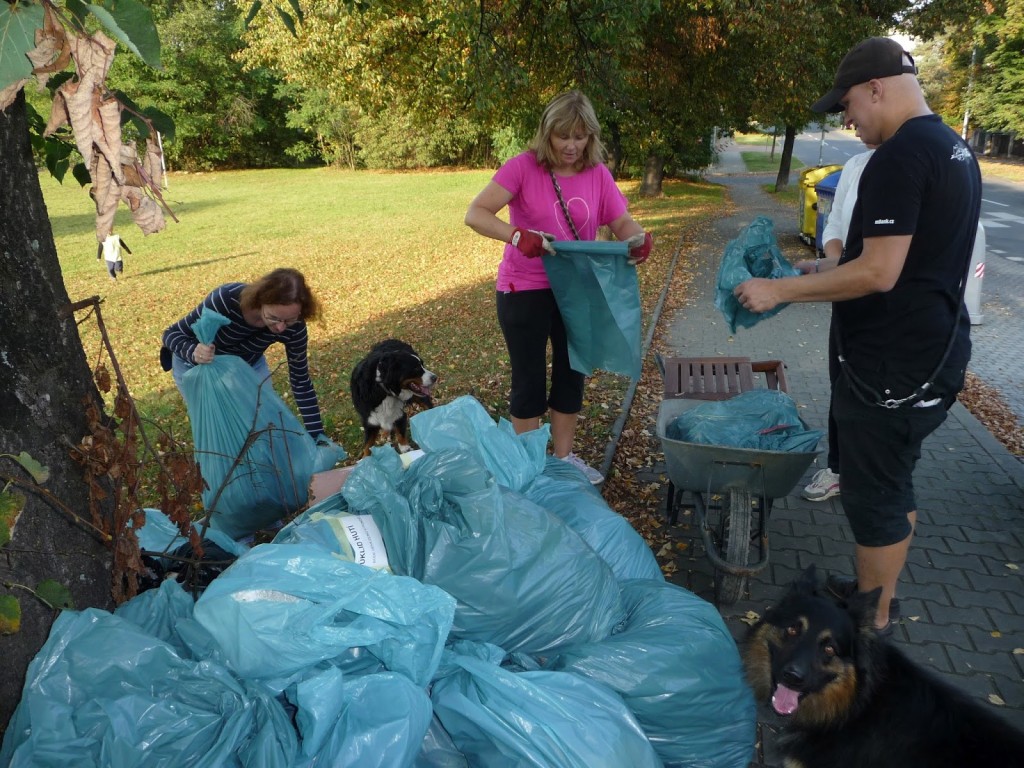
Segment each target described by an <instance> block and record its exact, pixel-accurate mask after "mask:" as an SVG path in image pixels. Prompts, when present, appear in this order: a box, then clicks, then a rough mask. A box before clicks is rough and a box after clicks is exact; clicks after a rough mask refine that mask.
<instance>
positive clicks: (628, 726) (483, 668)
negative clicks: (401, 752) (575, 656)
mask: <svg viewBox="0 0 1024 768" xmlns="http://www.w3.org/2000/svg"><path fill="white" fill-rule="evenodd" d="M467 645H468V644H463V643H460V644H459V645H458V646H457V647H458V649H459V650H460V651H466V650H467V648H466V646H467ZM499 650H500V649H499ZM499 658H500V654H496V655H495V656H494V657H492V658H483V657H481V656H479V655H469V654H467V653H465V652H461V653H460V652H455V651H446V652H445V657H444V661H443V664H442V668H441V670H440V671H439V675H441V677H440V679H438V680H435V681H434V684H433V685H432V686H431V692H430V698H431V701H433V704H434V713H435V714H436V715H437V717H438V719H439V720H440V721H441V723H442V724H443V725H444V727H445V730H446V731H447V732H448V733H449V734H450V735H451V738H452V740H453V741H454V742H455V744H456V746H458V748H459V749H460V750H461V751H462V752H463V754H465V755H466V757H467V758H468V760H469V764H470V765H479V766H487V768H523V766H535V768H550V767H551V766H558V768H594V766H604V767H605V768H660V766H661V764H662V763H661V760H659V759H658V756H657V754H655V751H654V748H653V747H652V746H651V743H650V742H649V741H648V740H647V737H646V735H645V734H644V732H643V730H642V729H641V728H640V726H639V725H638V724H637V721H636V719H635V718H634V717H633V715H632V714H631V713H630V711H629V709H627V708H626V706H625V704H623V702H622V699H621V698H620V697H619V696H618V695H617V694H615V693H614V692H612V691H611V690H609V689H608V688H607V687H605V686H603V685H599V684H597V683H594V682H592V681H590V680H587V679H586V678H584V677H580V676H578V675H573V674H569V673H566V672H551V671H545V670H542V671H536V672H514V671H511V670H509V669H505V668H503V667H501V666H499V664H498V663H497V659H499Z"/></svg>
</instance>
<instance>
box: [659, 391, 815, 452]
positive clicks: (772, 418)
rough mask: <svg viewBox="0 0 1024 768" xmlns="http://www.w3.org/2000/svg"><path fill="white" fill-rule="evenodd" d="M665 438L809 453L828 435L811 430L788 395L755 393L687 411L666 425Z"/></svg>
mask: <svg viewBox="0 0 1024 768" xmlns="http://www.w3.org/2000/svg"><path fill="white" fill-rule="evenodd" d="M665 435H666V436H667V437H669V438H671V439H672V440H681V441H683V442H687V443H704V444H706V445H724V446H729V447H730V448H747V449H750V450H758V451H792V452H794V453H809V452H811V451H814V450H815V449H816V448H817V446H818V441H819V440H821V438H822V437H823V435H824V432H822V431H821V430H820V429H809V428H808V427H807V425H806V424H805V423H804V421H803V420H802V419H801V418H800V414H799V412H798V411H797V407H796V403H795V402H793V398H791V397H790V396H789V395H788V394H786V393H785V392H780V391H779V390H777V389H751V390H749V391H747V392H741V393H740V394H738V395H736V396H735V397H731V398H729V399H728V400H709V401H707V402H703V403H701V404H700V405H696V406H694V407H693V408H689V409H687V410H685V411H683V412H682V413H681V414H680V415H679V416H677V417H675V418H674V419H672V421H670V422H669V423H668V424H667V425H666V427H665Z"/></svg>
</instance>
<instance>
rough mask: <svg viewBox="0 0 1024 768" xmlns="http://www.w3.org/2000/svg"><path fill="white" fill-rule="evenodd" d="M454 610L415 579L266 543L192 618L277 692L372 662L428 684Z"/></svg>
mask: <svg viewBox="0 0 1024 768" xmlns="http://www.w3.org/2000/svg"><path fill="white" fill-rule="evenodd" d="M389 450H390V449H389ZM392 453H394V451H392ZM454 610H455V601H454V600H453V599H452V598H451V597H450V596H449V595H447V594H445V593H444V592H443V591H441V590H440V589H438V588H436V587H432V586H428V585H425V584H421V583H419V582H417V581H415V580H414V579H410V578H406V577H403V576H395V575H392V574H390V573H387V572H386V571H382V570H373V569H370V568H367V567H365V566H361V565H356V564H355V563H350V562H346V561H344V560H342V559H340V558H338V557H335V556H334V555H332V554H331V553H329V552H326V551H324V550H323V549H321V548H319V547H314V546H309V545H303V544H263V545H260V546H258V547H255V548H253V549H251V550H249V552H247V553H246V554H245V555H243V556H242V557H240V558H239V559H238V560H236V561H235V562H234V563H233V564H232V565H231V567H230V568H228V570H227V571H225V572H224V573H223V574H221V575H220V576H219V577H218V578H217V579H215V580H214V581H213V582H212V583H211V584H210V586H209V587H207V588H206V591H205V592H203V594H202V595H201V596H200V597H199V599H198V600H197V601H196V606H195V619H196V621H197V622H199V623H200V624H201V625H202V626H203V627H205V628H206V630H207V631H208V632H209V633H210V634H211V635H212V636H213V638H214V639H215V640H216V642H217V644H218V645H219V647H220V649H221V652H222V653H223V655H224V657H225V658H226V659H227V660H228V662H229V664H230V666H231V668H232V669H233V670H235V672H237V673H238V674H239V675H240V676H242V677H245V678H246V679H251V680H260V681H262V682H263V683H264V685H266V686H268V687H270V688H272V689H274V690H282V689H283V688H284V687H286V686H287V685H288V684H290V683H292V682H295V681H296V680H298V679H301V678H302V677H304V676H305V674H306V673H307V672H308V671H309V670H310V669H311V668H312V667H314V666H316V665H318V664H320V663H321V662H327V663H330V664H332V665H334V666H337V667H339V668H340V669H341V670H342V671H352V670H357V671H365V670H366V669H367V668H368V667H367V661H368V658H367V657H369V660H371V661H373V662H375V664H376V666H377V667H379V668H382V669H387V670H389V671H392V672H399V673H401V674H403V675H405V676H406V677H408V678H409V679H410V680H412V681H413V682H414V683H417V684H418V685H426V684H427V682H429V680H430V678H431V676H432V675H433V674H434V670H435V669H436V668H437V664H438V660H439V658H440V654H441V650H442V649H443V647H444V643H445V639H446V638H447V636H448V632H449V629H450V628H451V624H452V614H453V612H454ZM369 668H370V669H371V670H373V671H377V670H376V669H374V668H373V666H370V667H369Z"/></svg>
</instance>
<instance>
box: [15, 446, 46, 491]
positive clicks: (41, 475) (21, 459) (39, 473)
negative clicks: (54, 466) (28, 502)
mask: <svg viewBox="0 0 1024 768" xmlns="http://www.w3.org/2000/svg"><path fill="white" fill-rule="evenodd" d="M14 460H15V461H16V462H18V463H19V464H21V466H22V467H24V468H25V471H26V472H28V473H29V474H30V475H32V479H33V480H35V481H36V482H37V483H39V484H40V485H42V484H43V483H45V482H46V481H47V480H49V479H50V470H49V468H48V467H44V466H43V465H42V464H40V463H39V462H38V461H36V460H35V459H33V458H32V457H31V456H30V455H29V454H28V453H26V452H25V451H22V452H21V453H19V454H18V455H17V456H15V457H14Z"/></svg>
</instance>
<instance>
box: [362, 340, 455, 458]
mask: <svg viewBox="0 0 1024 768" xmlns="http://www.w3.org/2000/svg"><path fill="white" fill-rule="evenodd" d="M436 383H437V376H436V374H434V373H432V372H431V371H428V370H427V369H426V368H425V367H424V366H423V361H422V360H421V359H420V356H419V355H417V354H416V350H414V349H413V348H412V347H411V346H410V345H409V344H406V343H405V342H404V341H399V340H398V339H385V340H384V341H381V342H378V343H377V344H374V346H373V349H371V350H370V352H369V354H368V355H367V356H366V357H364V358H363V359H362V360H360V361H359V362H358V363H356V366H355V368H353V369H352V380H351V382H350V384H351V392H352V405H354V406H355V409H356V412H357V413H358V414H359V418H360V419H362V422H363V437H364V442H363V456H369V455H370V448H372V447H373V446H374V445H375V444H376V442H377V438H378V437H379V436H380V433H381V432H382V431H383V432H384V433H385V434H387V435H388V436H389V437H394V438H395V441H396V442H397V444H398V450H399V451H401V452H402V453H404V452H405V451H408V450H410V448H411V446H410V445H409V437H408V434H407V431H408V426H409V416H408V414H407V413H406V410H405V408H406V405H407V404H408V403H409V401H410V400H413V399H414V398H415V399H416V400H418V401H419V402H421V403H422V404H423V405H424V406H425V407H427V408H431V407H433V404H434V403H433V401H432V400H431V391H432V390H433V387H434V384H436Z"/></svg>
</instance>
